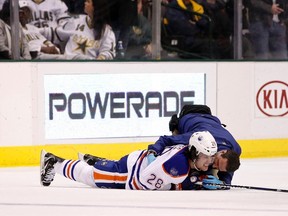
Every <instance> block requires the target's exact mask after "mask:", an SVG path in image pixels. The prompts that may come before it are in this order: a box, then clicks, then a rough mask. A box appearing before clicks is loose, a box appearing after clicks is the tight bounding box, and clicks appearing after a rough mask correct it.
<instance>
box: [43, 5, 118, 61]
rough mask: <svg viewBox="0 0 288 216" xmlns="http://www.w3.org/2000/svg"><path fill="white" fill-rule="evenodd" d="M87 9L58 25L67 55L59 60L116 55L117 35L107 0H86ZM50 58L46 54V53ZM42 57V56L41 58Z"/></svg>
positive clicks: (58, 31) (92, 58) (85, 7)
mask: <svg viewBox="0 0 288 216" xmlns="http://www.w3.org/2000/svg"><path fill="white" fill-rule="evenodd" d="M84 11H85V13H86V14H87V15H79V16H78V17H75V18H74V19H70V20H69V21H68V22H66V23H65V24H64V25H63V26H59V27H58V28H56V33H57V35H58V36H59V39H60V40H61V41H63V42H67V43H66V47H65V52H64V56H63V57H59V58H58V56H55V57H56V58H57V59H61V58H64V59H87V60H111V59H113V58H114V57H115V35H114V32H113V31H112V28H111V27H110V25H109V5H108V4H107V1H106V0H86V1H85V6H84ZM44 57H45V58H46V56H45V55H44ZM40 58H41V57H40Z"/></svg>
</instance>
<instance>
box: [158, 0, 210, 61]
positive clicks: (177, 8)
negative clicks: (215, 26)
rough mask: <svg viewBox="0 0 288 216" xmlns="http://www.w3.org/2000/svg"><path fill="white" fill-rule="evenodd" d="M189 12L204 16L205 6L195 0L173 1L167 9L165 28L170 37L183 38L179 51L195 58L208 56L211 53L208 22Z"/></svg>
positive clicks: (164, 17)
mask: <svg viewBox="0 0 288 216" xmlns="http://www.w3.org/2000/svg"><path fill="white" fill-rule="evenodd" d="M189 11H191V12H197V13H199V14H204V9H203V6H202V5H200V4H198V3H197V2H196V1H194V0H172V1H171V2H170V3H169V4H168V7H166V9H165V12H164V15H163V23H164V25H163V26H164V28H165V31H166V32H167V34H168V35H169V36H173V35H175V36H182V37H183V39H182V41H181V42H179V44H181V45H179V46H178V49H181V50H183V51H186V52H189V53H191V54H192V53H194V54H195V56H207V55H209V51H210V49H209V48H210V47H209V45H210V44H209V38H208V35H207V30H208V27H209V23H208V20H207V19H205V18H203V17H202V16H200V15H195V14H192V13H189ZM207 53H208V54H207Z"/></svg>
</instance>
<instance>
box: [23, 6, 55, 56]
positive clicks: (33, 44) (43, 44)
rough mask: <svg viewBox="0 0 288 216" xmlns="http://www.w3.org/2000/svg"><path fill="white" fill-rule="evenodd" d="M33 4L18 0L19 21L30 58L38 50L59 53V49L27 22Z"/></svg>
mask: <svg viewBox="0 0 288 216" xmlns="http://www.w3.org/2000/svg"><path fill="white" fill-rule="evenodd" d="M32 11H33V6H32V5H31V2H29V1H27V0H19V21H20V23H21V26H22V29H23V32H24V35H25V38H26V39H27V41H28V45H29V50H30V54H31V56H32V58H36V57H37V56H38V55H39V54H40V52H42V53H46V54H60V50H59V49H58V48H57V47H56V46H55V45H54V44H53V43H52V42H50V41H49V40H47V38H45V37H44V36H43V35H42V34H41V33H40V31H39V28H37V27H35V26H34V25H31V24H28V22H29V20H30V19H31V16H32V14H31V12H32Z"/></svg>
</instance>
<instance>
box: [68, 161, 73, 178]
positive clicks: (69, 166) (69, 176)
mask: <svg viewBox="0 0 288 216" xmlns="http://www.w3.org/2000/svg"><path fill="white" fill-rule="evenodd" d="M73 162H74V161H71V162H70V163H69V165H68V168H67V177H68V178H70V179H72V177H71V175H70V174H71V173H70V169H71V166H72V164H73Z"/></svg>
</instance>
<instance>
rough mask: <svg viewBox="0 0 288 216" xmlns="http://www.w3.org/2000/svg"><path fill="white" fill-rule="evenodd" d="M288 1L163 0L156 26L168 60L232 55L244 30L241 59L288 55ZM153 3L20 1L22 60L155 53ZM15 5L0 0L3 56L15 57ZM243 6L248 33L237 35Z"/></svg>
mask: <svg viewBox="0 0 288 216" xmlns="http://www.w3.org/2000/svg"><path fill="white" fill-rule="evenodd" d="M159 1H160V0H159ZM286 2H287V3H288V0H287V1H286V0H242V1H241V4H242V5H241V10H239V11H237V10H236V7H235V5H234V3H235V1H234V0H161V11H160V13H159V14H158V15H159V16H160V20H161V21H160V23H161V24H160V26H156V28H160V29H161V37H160V45H161V59H162V60H193V59H208V60H209V59H217V60H233V59H236V58H235V38H239V37H240V38H241V40H240V41H241V58H240V59H244V60H246V59H247V60H286V59H287V42H288V41H287V36H286V35H287V31H286V29H287V24H288V22H287V11H286V8H287V6H288V4H287V3H286ZM153 5H154V4H153V2H152V0H109V1H106V0H19V24H20V25H19V44H20V59H23V60H30V59H32V60H33V59H34V60H153V55H152V53H153V48H154V45H153V44H154V43H152V40H153V37H152V30H153V27H155V24H154V23H153V19H152V16H153V15H154V14H155V13H152V11H153ZM10 7H11V5H10V1H9V0H0V9H1V13H0V59H1V60H7V59H13V57H12V56H13V55H11V52H12V49H11V47H12V44H11V43H12V41H13V40H12V38H13V35H11V25H15V23H11V22H10V21H11V19H10V16H11V11H10ZM287 10H288V8H287ZM239 13H241V16H240V17H241V21H240V22H239V23H238V24H239V25H240V26H241V31H240V34H241V35H235V34H236V33H237V31H235V17H236V16H238V15H239ZM95 20H97V21H95ZM236 36H238V37H236Z"/></svg>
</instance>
